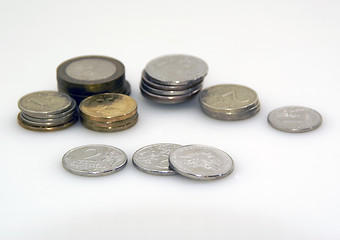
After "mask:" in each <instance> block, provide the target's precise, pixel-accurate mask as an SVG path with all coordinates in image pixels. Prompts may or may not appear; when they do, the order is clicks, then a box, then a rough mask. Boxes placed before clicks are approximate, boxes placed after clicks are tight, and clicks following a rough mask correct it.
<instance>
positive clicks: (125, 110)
mask: <svg viewBox="0 0 340 240" xmlns="http://www.w3.org/2000/svg"><path fill="white" fill-rule="evenodd" d="M79 111H80V119H81V122H82V124H83V125H84V126H85V127H86V128H88V129H91V130H94V131H98V132H117V131H121V130H125V129H128V128H130V127H132V126H134V125H135V124H136V123H137V121H138V113H137V102H136V101H135V100H134V99H133V98H132V97H129V96H127V95H124V94H118V93H103V94H97V95H93V96H91V97H88V98H86V99H84V100H83V101H82V102H81V103H80V105H79Z"/></svg>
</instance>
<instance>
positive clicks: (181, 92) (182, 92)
mask: <svg viewBox="0 0 340 240" xmlns="http://www.w3.org/2000/svg"><path fill="white" fill-rule="evenodd" d="M141 85H142V86H141V87H142V88H143V89H144V90H145V91H147V92H149V93H153V94H156V95H161V96H183V95H186V94H191V93H192V92H196V91H197V90H198V91H199V90H201V89H202V85H201V84H197V85H195V86H193V87H192V88H189V89H184V90H161V89H157V88H153V87H152V86H149V85H148V84H146V83H145V82H144V81H142V82H141Z"/></svg>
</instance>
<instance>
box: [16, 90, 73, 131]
mask: <svg viewBox="0 0 340 240" xmlns="http://www.w3.org/2000/svg"><path fill="white" fill-rule="evenodd" d="M76 106H77V104H76V102H75V100H74V99H72V98H71V97H70V96H68V95H67V94H64V93H61V92H56V91H40V92H34V93H30V94H27V95H25V96H23V97H22V98H21V99H20V100H19V102H18V107H19V109H20V110H21V112H20V113H19V114H18V123H19V124H20V126H22V127H24V128H26V129H29V130H34V131H43V132H46V131H56V130H61V129H64V128H67V127H69V126H71V125H73V124H74V123H75V122H76V121H77V119H78V114H77V108H76Z"/></svg>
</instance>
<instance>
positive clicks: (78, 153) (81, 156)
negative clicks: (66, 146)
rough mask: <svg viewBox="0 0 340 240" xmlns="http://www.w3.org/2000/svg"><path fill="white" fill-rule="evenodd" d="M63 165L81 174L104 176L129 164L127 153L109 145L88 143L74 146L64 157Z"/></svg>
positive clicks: (72, 171)
mask: <svg viewBox="0 0 340 240" xmlns="http://www.w3.org/2000/svg"><path fill="white" fill-rule="evenodd" d="M62 164H63V167H64V168H65V169H66V170H67V171H69V172H71V173H74V174H77V175H81V176H91V177H92V176H104V175H109V174H112V173H115V172H117V171H119V170H121V169H122V168H123V167H125V165H126V164H127V156H126V154H125V153H124V152H123V151H122V150H120V149H119V148H116V147H113V146H108V145H86V146H81V147H77V148H74V149H72V150H70V151H68V152H67V153H65V155H64V156H63V158H62Z"/></svg>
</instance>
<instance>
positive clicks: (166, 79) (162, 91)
mask: <svg viewBox="0 0 340 240" xmlns="http://www.w3.org/2000/svg"><path fill="white" fill-rule="evenodd" d="M207 73H208V65H207V64H206V63H205V62H204V61H203V60H201V59H199V58H197V57H193V56H188V55H167V56H162V57H159V58H156V59H153V60H152V61H150V62H149V63H148V64H147V65H146V67H145V69H144V71H143V73H142V81H141V84H140V90H141V93H142V95H143V96H144V97H146V98H148V99H150V100H152V101H154V102H157V103H163V104H176V103H182V102H185V101H188V100H189V99H191V98H193V97H194V96H195V95H196V94H197V93H198V92H199V91H200V90H201V89H202V83H203V80H204V77H205V76H206V75H207Z"/></svg>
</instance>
